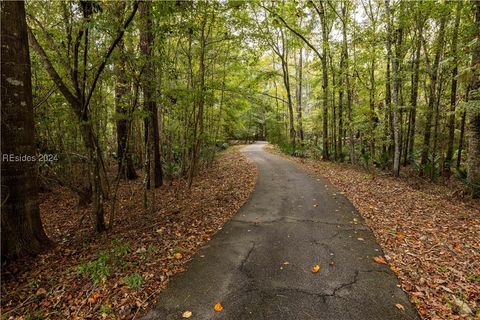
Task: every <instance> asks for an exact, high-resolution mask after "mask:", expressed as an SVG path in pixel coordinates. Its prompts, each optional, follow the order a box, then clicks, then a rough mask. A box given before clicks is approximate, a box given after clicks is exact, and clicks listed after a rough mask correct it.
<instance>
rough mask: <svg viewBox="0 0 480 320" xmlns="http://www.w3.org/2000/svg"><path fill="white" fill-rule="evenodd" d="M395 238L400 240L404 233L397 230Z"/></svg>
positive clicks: (403, 237)
mask: <svg viewBox="0 0 480 320" xmlns="http://www.w3.org/2000/svg"><path fill="white" fill-rule="evenodd" d="M397 239H398V241H402V240H403V239H405V234H404V233H403V232H398V233H397Z"/></svg>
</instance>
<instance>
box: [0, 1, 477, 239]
mask: <svg viewBox="0 0 480 320" xmlns="http://www.w3.org/2000/svg"><path fill="white" fill-rule="evenodd" d="M478 6H479V4H478V2H475V1H473V2H468V1H422V2H411V1H390V0H386V1H378V0H358V1H350V0H342V1H330V0H326V1H212V2H210V1H198V2H189V1H120V2H117V1H83V0H82V1H56V2H49V3H48V5H46V2H43V1H27V2H26V6H25V8H26V14H25V19H26V25H25V28H26V33H27V34H28V44H29V46H30V64H31V83H32V96H33V100H32V108H33V117H34V127H35V136H34V141H33V143H34V148H35V150H36V152H37V153H38V154H42V155H50V156H51V158H52V159H51V160H52V161H43V162H40V163H39V165H38V168H37V169H36V170H38V176H39V177H40V184H39V186H40V187H41V188H48V186H49V185H51V184H52V183H54V184H60V185H63V186H67V187H68V188H70V189H71V190H73V191H75V192H76V193H77V194H78V196H79V199H80V203H81V204H89V203H91V204H92V205H93V209H92V211H93V214H92V217H93V224H94V226H95V229H96V230H97V231H104V230H106V229H107V228H109V226H112V225H113V223H114V216H115V215H114V212H115V205H114V204H113V205H111V204H107V203H106V202H108V201H110V199H112V198H113V199H115V190H116V185H115V182H113V183H112V181H111V179H109V170H110V168H112V167H116V169H115V170H116V172H117V173H116V175H117V177H118V178H119V179H122V178H126V179H136V178H139V179H143V183H144V190H145V192H144V202H145V206H148V193H147V190H149V189H150V188H152V187H155V188H156V187H159V186H161V185H162V184H164V183H165V182H164V181H165V180H167V181H171V180H172V179H175V178H185V179H187V181H188V183H189V185H190V186H191V184H192V181H193V179H194V177H195V175H196V173H197V172H198V170H200V169H201V168H203V167H205V166H209V165H210V164H211V163H212V161H213V159H214V156H215V153H216V151H218V150H221V149H222V148H225V147H226V146H228V143H229V142H232V141H253V140H268V141H269V142H271V143H273V144H276V145H278V146H280V148H281V149H282V150H283V151H284V152H287V153H289V154H291V155H295V156H311V157H316V158H321V159H323V160H333V161H340V162H350V163H352V164H361V165H364V166H366V167H367V168H368V167H370V166H376V167H377V168H380V169H384V170H389V171H391V172H392V173H393V174H394V175H396V176H398V175H399V174H400V172H401V170H402V168H408V170H409V172H411V171H412V170H413V172H415V174H418V175H419V176H421V177H425V178H428V179H431V180H432V181H445V180H448V179H450V178H451V177H452V176H455V178H456V179H459V180H460V181H462V182H463V183H464V184H465V189H466V190H467V192H469V193H470V194H473V195H475V194H476V195H478V190H479V176H480V164H479V161H480V160H479V145H480V144H479V135H480V133H479V132H480V118H479V117H480V116H479V114H480V112H479V107H478V85H479V80H478V70H479V68H478V59H479V57H480V54H479V44H478V20H479V19H478V14H479V13H478V12H479V10H480V9H479V7H478ZM475 17H476V18H475ZM24 40H25V41H27V40H26V39H24ZM2 148H3V140H2ZM117 185H118V184H117ZM113 203H114V202H113ZM105 206H110V207H111V208H110V209H109V214H108V219H109V221H106V216H107V214H106V212H105Z"/></svg>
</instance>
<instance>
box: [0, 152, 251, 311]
mask: <svg viewBox="0 0 480 320" xmlns="http://www.w3.org/2000/svg"><path fill="white" fill-rule="evenodd" d="M238 150H239V148H238V147H233V148H230V149H228V150H227V151H225V152H222V153H221V154H219V156H218V158H217V159H216V160H215V163H214V165H213V167H212V168H210V169H207V170H205V171H204V172H202V173H201V174H200V175H199V176H198V177H197V178H196V179H195V181H194V184H193V186H192V189H191V190H190V191H188V189H187V185H186V183H185V182H184V181H173V182H172V184H171V185H169V184H168V183H167V185H165V186H162V187H161V188H159V189H157V190H156V191H155V193H153V192H149V193H148V203H149V208H148V209H144V208H143V204H142V181H141V179H137V180H135V181H129V182H122V183H121V184H120V187H119V191H118V196H117V197H118V201H117V209H116V219H115V226H114V229H113V230H112V231H109V232H106V233H103V234H96V233H95V232H94V231H93V230H92V228H91V223H90V222H89V217H88V212H89V209H88V208H83V209H80V208H78V207H77V198H76V196H75V195H74V194H72V193H71V192H69V191H68V190H66V189H58V190H55V192H51V193H45V194H42V195H41V215H42V220H43V221H44V224H45V229H46V231H47V233H48V235H49V236H50V237H51V238H52V239H53V240H54V241H55V242H56V247H55V249H54V250H52V251H50V252H48V253H46V254H43V255H41V256H39V257H37V258H36V259H33V260H32V259H30V260H23V261H18V262H16V263H14V264H9V265H7V266H2V287H1V290H2V291H1V293H2V310H1V311H2V319H30V318H42V319H47V318H48V319H102V318H103V319H132V318H138V317H139V316H140V315H141V314H142V313H143V312H144V311H145V310H146V309H148V308H149V307H151V306H153V304H154V303H155V298H156V296H157V294H158V292H160V291H161V290H162V289H164V288H166V287H167V285H168V282H169V279H170V278H171V277H172V276H174V275H175V274H176V273H179V272H183V271H185V265H186V263H187V262H188V261H189V260H190V259H191V257H192V255H193V254H194V253H195V252H196V251H197V250H198V249H199V248H200V247H202V246H203V245H204V244H205V243H206V242H207V241H209V240H210V237H211V236H212V235H213V234H215V233H216V232H217V231H218V230H219V229H220V228H221V227H222V226H223V224H224V223H225V222H226V221H227V220H228V219H229V218H230V217H231V216H232V215H233V214H234V213H235V212H237V211H238V209H240V207H241V206H242V205H243V204H244V203H245V201H246V200H247V199H248V198H249V196H250V193H251V192H252V191H253V189H254V187H255V181H256V177H257V169H256V167H255V165H254V164H253V163H252V162H251V161H249V160H248V159H247V158H246V157H245V156H243V155H242V154H241V153H240V152H239V151H238ZM153 203H155V208H153V206H152V204H153Z"/></svg>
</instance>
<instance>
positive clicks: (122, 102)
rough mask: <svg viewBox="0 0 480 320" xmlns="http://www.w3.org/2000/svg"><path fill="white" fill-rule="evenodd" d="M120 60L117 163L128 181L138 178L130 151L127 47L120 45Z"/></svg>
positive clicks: (116, 68) (118, 72) (118, 71)
mask: <svg viewBox="0 0 480 320" xmlns="http://www.w3.org/2000/svg"><path fill="white" fill-rule="evenodd" d="M118 51H119V54H120V58H119V59H118V60H117V61H116V63H115V77H116V79H115V80H116V82H115V111H116V112H117V117H118V120H117V162H118V172H119V174H120V176H121V177H126V178H127V179H135V178H137V173H136V172H135V166H134V165H133V159H132V154H131V151H130V140H131V125H132V121H131V117H132V110H131V106H128V102H127V101H128V100H127V97H126V95H127V93H128V88H129V86H128V81H127V78H126V73H125V45H124V43H123V41H121V42H120V43H119V44H118Z"/></svg>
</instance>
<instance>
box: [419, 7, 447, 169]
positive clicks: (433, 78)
mask: <svg viewBox="0 0 480 320" xmlns="http://www.w3.org/2000/svg"><path fill="white" fill-rule="evenodd" d="M445 23H446V15H443V16H442V17H441V19H440V28H439V30H438V37H437V43H436V48H435V59H434V61H433V65H432V66H431V67H430V72H429V74H430V86H429V95H430V98H429V100H428V106H427V110H426V113H425V129H424V133H423V146H422V155H421V159H420V172H419V175H420V176H423V175H424V174H425V166H426V164H427V163H428V161H429V159H428V157H429V155H430V137H431V134H432V120H433V112H434V108H435V103H436V101H437V99H436V90H437V79H438V66H439V64H440V57H441V54H442V50H443V42H444V33H445ZM425 57H426V61H427V64H428V61H429V57H428V53H427V51H426V50H425ZM431 170H433V163H431Z"/></svg>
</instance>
